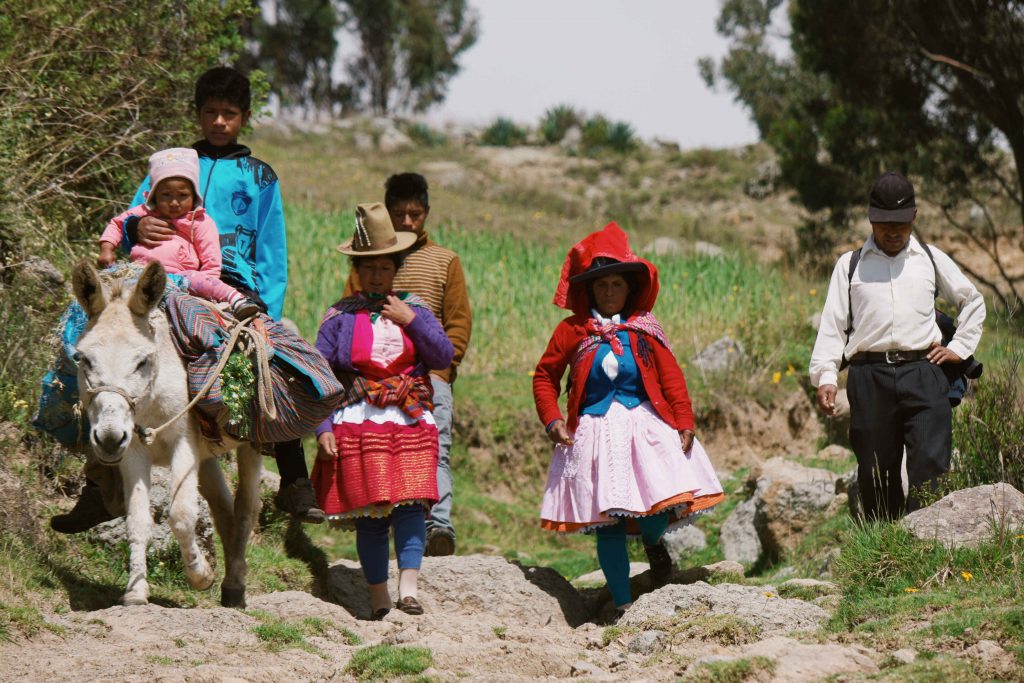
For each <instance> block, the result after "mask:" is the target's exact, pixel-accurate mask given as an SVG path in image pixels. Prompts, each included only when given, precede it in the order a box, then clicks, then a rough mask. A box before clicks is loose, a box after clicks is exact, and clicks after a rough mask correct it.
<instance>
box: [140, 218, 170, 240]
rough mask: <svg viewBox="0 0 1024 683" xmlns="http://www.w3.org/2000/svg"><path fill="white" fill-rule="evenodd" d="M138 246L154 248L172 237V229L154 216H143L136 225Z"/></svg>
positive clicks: (165, 222)
mask: <svg viewBox="0 0 1024 683" xmlns="http://www.w3.org/2000/svg"><path fill="white" fill-rule="evenodd" d="M138 232H139V244H141V245H142V246H144V247H155V246H157V245H159V244H160V243H161V242H166V241H167V240H169V239H171V238H172V237H174V227H172V226H171V224H170V223H168V222H167V221H165V220H163V219H162V218H157V217H156V216H143V217H142V219H141V220H140V221H139V225H138Z"/></svg>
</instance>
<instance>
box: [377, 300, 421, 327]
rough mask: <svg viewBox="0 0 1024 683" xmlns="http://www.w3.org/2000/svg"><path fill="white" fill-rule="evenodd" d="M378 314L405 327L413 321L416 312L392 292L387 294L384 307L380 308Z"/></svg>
mask: <svg viewBox="0 0 1024 683" xmlns="http://www.w3.org/2000/svg"><path fill="white" fill-rule="evenodd" d="M380 314H381V315H382V316H384V317H385V318H387V319H388V320H390V321H391V322H393V323H395V324H396V325H401V326H402V327H405V326H406V325H408V324H409V323H411V322H412V321H413V319H414V318H415V317H416V312H415V311H413V310H412V308H411V307H410V306H409V304H407V303H405V302H404V301H402V300H401V299H399V298H398V297H397V296H395V295H394V294H388V298H387V302H386V303H385V304H384V307H383V308H381V309H380Z"/></svg>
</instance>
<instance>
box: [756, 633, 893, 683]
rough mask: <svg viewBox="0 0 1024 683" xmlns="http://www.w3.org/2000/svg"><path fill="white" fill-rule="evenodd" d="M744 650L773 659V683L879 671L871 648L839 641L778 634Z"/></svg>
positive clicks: (798, 682)
mask: <svg viewBox="0 0 1024 683" xmlns="http://www.w3.org/2000/svg"><path fill="white" fill-rule="evenodd" d="M742 653H743V657H746V658H750V657H766V658H768V659H770V660H772V661H774V662H775V668H774V670H773V671H772V678H771V680H772V683H789V682H792V683H803V682H804V681H823V680H833V677H836V676H838V675H840V674H857V673H863V674H872V673H876V672H877V671H878V665H877V664H875V662H874V660H873V659H872V658H871V657H870V656H869V653H870V651H869V650H866V649H865V648H862V647H857V646H845V645H839V644H836V643H824V644H814V643H801V642H798V641H796V640H793V639H792V638H785V637H775V638H768V639H765V640H762V641H759V642H757V643H751V644H749V645H745V646H744V647H743V650H742ZM842 680H846V679H845V678H843V679H842ZM858 680H859V679H858Z"/></svg>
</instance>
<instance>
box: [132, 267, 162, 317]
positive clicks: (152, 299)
mask: <svg viewBox="0 0 1024 683" xmlns="http://www.w3.org/2000/svg"><path fill="white" fill-rule="evenodd" d="M166 285H167V273H166V272H165V271H164V267H163V265H161V264H160V263H159V262H157V261H151V262H150V264H149V265H148V266H146V269H145V270H144V271H142V275H141V276H140V277H139V282H138V284H136V285H135V289H133V290H132V296H131V298H130V299H128V309H129V310H130V311H131V312H132V313H134V314H135V315H142V316H146V315H149V312H150V311H152V310H153V309H154V308H156V305H157V304H158V303H160V300H161V299H162V298H163V296H164V287H165V286H166Z"/></svg>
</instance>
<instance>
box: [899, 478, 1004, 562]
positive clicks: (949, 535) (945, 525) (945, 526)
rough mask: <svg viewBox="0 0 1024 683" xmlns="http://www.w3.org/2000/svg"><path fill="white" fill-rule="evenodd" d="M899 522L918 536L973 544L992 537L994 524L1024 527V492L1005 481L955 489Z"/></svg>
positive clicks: (962, 544)
mask: <svg viewBox="0 0 1024 683" xmlns="http://www.w3.org/2000/svg"><path fill="white" fill-rule="evenodd" d="M902 523H903V526H904V527H906V528H907V529H909V530H910V531H911V533H913V534H914V536H916V537H918V538H922V539H927V540H933V539H934V540H937V541H940V542H941V543H942V545H944V546H947V547H948V546H968V547H973V546H977V545H978V544H980V543H983V542H986V541H991V540H992V529H993V525H998V526H1000V527H1003V528H1005V529H1008V530H1009V531H1011V532H1012V531H1015V530H1021V529H1024V493H1021V492H1020V491H1018V490H1017V489H1015V488H1013V487H1012V486H1010V485H1009V484H1005V483H1000V484H988V485H985V486H975V487H974V488H969V489H963V490H961V491H954V492H953V493H951V494H949V495H948V496H946V497H945V498H942V499H941V500H939V501H937V502H936V503H934V504H933V505H929V506H928V507H926V508H922V509H920V510H917V511H915V512H911V513H910V514H909V515H907V516H906V517H904V518H903V521H902Z"/></svg>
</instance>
